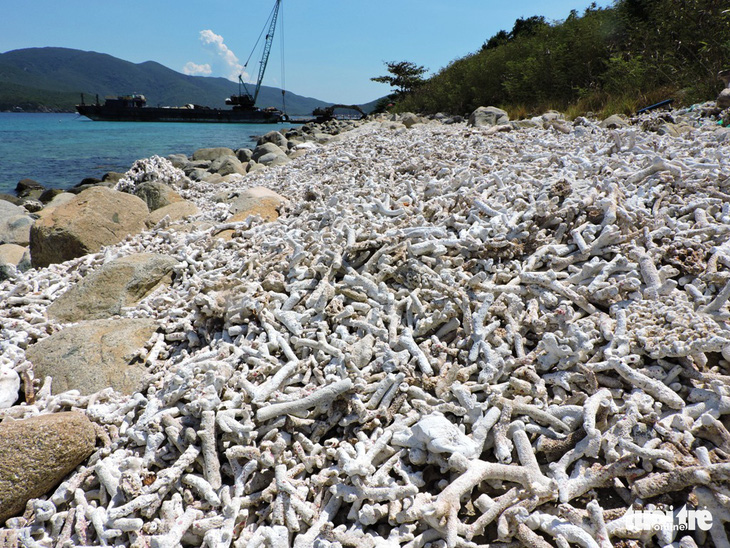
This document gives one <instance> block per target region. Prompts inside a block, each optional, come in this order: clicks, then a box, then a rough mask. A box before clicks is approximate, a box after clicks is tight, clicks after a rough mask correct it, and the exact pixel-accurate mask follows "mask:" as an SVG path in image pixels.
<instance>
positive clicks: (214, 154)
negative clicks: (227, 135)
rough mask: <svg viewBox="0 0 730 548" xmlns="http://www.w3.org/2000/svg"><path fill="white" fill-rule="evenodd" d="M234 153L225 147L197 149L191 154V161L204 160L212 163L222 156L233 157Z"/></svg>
mask: <svg viewBox="0 0 730 548" xmlns="http://www.w3.org/2000/svg"><path fill="white" fill-rule="evenodd" d="M235 155H236V153H235V152H233V150H232V149H230V148H226V147H217V148H199V149H198V150H196V151H195V152H193V161H198V160H206V161H209V162H212V161H213V160H217V159H218V158H220V157H222V156H235Z"/></svg>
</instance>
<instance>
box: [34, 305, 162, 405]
mask: <svg viewBox="0 0 730 548" xmlns="http://www.w3.org/2000/svg"><path fill="white" fill-rule="evenodd" d="M156 329H157V325H156V324H155V322H154V321H153V320H147V319H129V318H121V319H113V320H93V321H89V322H81V323H79V324H76V325H73V326H71V327H67V328H65V329H63V330H61V331H59V332H58V333H54V334H53V335H51V336H50V337H47V338H45V339H42V340H40V341H38V342H37V343H35V344H33V345H31V346H29V347H28V349H27V350H26V352H25V355H26V358H28V360H29V361H30V362H31V363H32V364H33V370H34V373H35V376H36V377H37V378H40V379H43V378H45V377H48V376H50V377H52V378H53V383H52V385H51V388H52V392H53V393H54V394H60V393H61V392H66V391H67V390H78V391H79V392H81V394H82V395H88V394H94V393H96V392H98V391H99V390H103V389H105V388H108V387H110V386H111V387H112V388H113V389H114V390H117V391H119V392H121V393H123V394H134V393H135V392H137V391H138V390H139V389H140V388H141V385H142V382H143V380H144V379H145V377H146V374H147V371H146V369H145V368H144V366H143V365H141V364H139V363H137V362H136V361H135V356H136V355H137V353H138V352H139V350H140V349H141V348H142V347H143V346H144V345H145V343H146V342H147V341H148V340H149V339H150V337H152V335H153V333H154V332H155V331H156Z"/></svg>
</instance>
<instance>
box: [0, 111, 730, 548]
mask: <svg viewBox="0 0 730 548" xmlns="http://www.w3.org/2000/svg"><path fill="white" fill-rule="evenodd" d="M347 129H349V131H346V132H341V133H339V135H337V136H334V137H328V138H324V137H323V138H320V139H319V142H318V140H317V139H309V140H307V139H302V138H298V137H297V135H295V134H290V135H289V139H290V140H291V144H289V142H288V140H287V137H286V136H285V135H281V139H279V138H276V137H275V136H270V137H269V139H268V141H269V142H268V144H267V147H266V148H267V150H268V152H264V151H263V150H261V151H260V152H261V155H260V156H259V157H262V156H263V155H264V154H272V155H273V156H272V157H271V158H270V159H271V162H269V164H268V167H266V168H265V169H258V168H257V169H253V170H251V169H243V172H241V170H240V169H239V165H238V164H242V165H243V164H244V163H245V161H246V157H247V153H242V154H243V160H244V161H243V162H242V161H241V160H242V157H241V155H239V154H238V153H237V151H230V153H228V151H226V150H223V151H221V150H220V149H206V150H207V151H208V152H205V151H200V154H199V155H198V157H197V159H196V158H194V157H191V158H185V157H179V156H177V157H175V158H173V157H171V158H170V159H164V158H150V159H144V160H140V161H139V162H137V163H136V164H135V166H133V168H132V169H131V170H130V171H129V172H127V173H126V174H125V175H124V176H123V177H121V178H119V179H118V181H116V182H115V183H114V185H108V186H111V187H113V188H106V187H104V188H99V187H94V188H89V189H87V190H85V191H84V192H82V193H80V194H78V195H74V196H69V197H67V198H65V199H62V200H59V202H58V203H56V204H55V205H54V206H53V207H52V208H48V206H45V213H44V212H43V210H41V211H40V213H39V215H38V217H39V218H38V219H34V221H33V226H32V227H31V228H30V229H29V230H30V233H29V243H28V246H29V247H28V249H29V251H30V255H31V257H30V258H29V257H26V258H25V262H24V263H23V262H22V260H20V259H19V260H18V262H16V263H15V265H11V266H10V267H8V268H7V270H6V271H5V277H6V278H7V279H6V280H5V281H3V282H0V352H1V353H2V357H0V407H2V408H0V420H2V422H1V423H0V454H3V455H4V456H3V457H2V462H1V463H0V520H6V521H5V522H4V527H2V528H0V546H17V545H20V546H30V547H37V546H42V547H44V548H45V547H70V546H134V547H140V548H141V547H146V546H150V547H160V548H161V547H174V546H208V547H223V546H236V547H248V546H250V547H264V546H266V547H272V548H273V547H281V546H295V547H318V548H325V547H333V548H334V547H341V546H359V547H362V548H366V547H367V548H369V547H372V548H375V547H409V548H415V547H426V546H432V547H442V546H447V547H449V548H453V547H474V548H476V547H481V546H493V547H496V546H500V547H507V546H537V547H544V546H584V547H600V548H608V547H610V546H614V545H621V546H669V545H674V546H683V547H692V546H709V545H710V543H714V545H715V546H727V545H728V538H727V534H726V531H725V523H726V522H727V521H730V490H728V488H727V481H728V478H729V477H730V460H729V458H730V432H728V429H727V415H728V413H730V384H729V381H730V330H728V324H727V321H728V319H729V318H730V311H729V309H728V302H727V301H728V298H730V270H729V269H728V267H729V266H730V247H729V246H728V239H729V237H730V154H728V149H729V147H730V128H724V127H722V125H721V124H717V123H716V120H715V119H713V118H712V117H709V116H706V112H704V113H703V109H702V108H699V107H698V108H693V109H684V110H675V111H671V113H670V112H665V113H659V112H654V113H648V114H645V115H643V116H642V117H638V118H634V119H632V120H628V119H625V118H622V117H615V118H613V119H609V120H606V121H603V122H600V121H597V120H593V119H589V118H578V119H576V120H574V121H567V120H565V119H564V118H563V116H562V115H560V114H559V113H556V112H551V113H546V114H544V115H542V116H538V117H535V118H532V119H530V120H522V121H510V120H509V119H508V117H507V116H506V113H504V115H503V114H502V113H501V111H499V110H498V109H492V110H489V109H481V110H480V112H478V113H475V115H473V116H472V118H471V119H470V120H469V121H468V122H466V121H462V120H459V119H454V118H452V117H431V118H424V117H419V116H415V115H408V116H399V115H395V116H392V117H380V118H377V117H371V118H370V119H368V120H365V121H363V122H361V123H356V124H351V125H350V127H348V128H347ZM299 137H301V136H299ZM264 144H265V143H263V142H262V143H261V146H263V145H264ZM212 145H213V144H212ZM268 145H271V146H268ZM272 147H278V149H279V150H280V151H281V153H279V152H278V151H277V150H276V149H275V148H272ZM249 152H251V153H252V154H253V151H249ZM233 158H235V159H236V160H235V161H234V160H233ZM277 158H278V160H277ZM282 158H285V159H282ZM236 161H237V162H238V164H237V163H236ZM196 162H197V165H196ZM215 162H218V164H216V167H215V170H217V176H216V177H215V179H214V180H211V179H210V177H211V176H210V172H211V166H212V165H213V164H214V163H215ZM226 166H227V167H226ZM215 170H214V171H215ZM222 170H229V171H228V172H227V173H225V174H221V171H222ZM143 187H144V188H146V189H147V190H144V191H142V190H140V189H141V188H143ZM87 193H93V196H96V197H95V198H94V200H108V202H109V204H110V205H109V208H112V209H109V215H108V216H109V218H110V219H116V221H114V222H115V223H116V224H117V225H118V224H121V223H123V222H125V221H126V217H127V215H129V216H130V218H131V217H132V212H133V211H135V210H136V209H135V208H139V212H138V213H134V218H133V219H132V220H130V223H131V224H130V226H133V227H134V228H130V229H129V230H127V231H126V232H125V233H124V234H120V235H119V237H118V240H117V242H116V243H111V244H109V243H101V244H99V245H98V247H94V245H96V244H95V243H94V242H97V243H98V241H99V240H98V238H97V239H94V238H92V240H94V241H93V242H90V243H88V242H87V243H84V244H83V245H81V244H77V242H78V241H80V240H79V238H76V239H74V238H75V237H76V236H73V234H76V233H75V232H73V230H77V232H78V230H81V229H78V228H73V229H68V230H67V233H68V234H72V236H68V238H69V239H68V240H64V242H66V243H64V244H63V249H68V250H70V251H68V253H69V255H64V254H60V251H58V250H59V249H60V246H61V244H59V243H58V242H59V241H61V240H58V239H56V238H60V237H61V236H59V234H60V228H59V226H60V225H61V224H62V223H64V222H66V223H67V225H71V224H73V223H72V222H71V221H73V222H76V221H78V220H79V219H81V218H82V217H83V215H85V213H84V211H85V209H84V208H85V207H86V205H85V204H86V203H87V201H88V200H90V199H91V198H90V197H92V194H87ZM164 196H167V198H166V199H163V200H162V201H159V199H160V197H164ZM135 200H136V201H135ZM153 200H158V201H157V202H155V203H156V206H155V207H152V206H151V204H152V201H153ZM114 204H117V205H114ZM120 204H121V205H120ZM176 204H177V205H176ZM181 204H182V205H181ZM105 207H106V206H105ZM114 207H118V209H113V208H114ZM165 208H169V209H166V210H165ZM156 211H157V214H155V212H156ZM115 215H116V217H115ZM74 226H76V225H74ZM115 226H116V225H115ZM85 230H86V232H85V234H86V235H87V236H88V235H89V233H92V235H94V236H96V235H95V234H93V233H94V231H89V230H88V229H85ZM125 230H126V229H125ZM110 231H111V229H108V228H103V229H99V230H98V232H99V233H101V232H110ZM112 232H113V231H112ZM84 241H85V242H86V240H84ZM89 241H90V240H89ZM68 242H72V243H68ZM84 246H85V247H84ZM21 247H22V246H21ZM34 249H36V250H38V251H36V253H35V256H33V255H34V254H33V251H34ZM64 253H66V251H64ZM21 264H23V267H22V268H21V267H20V265H21ZM31 266H32V268H31ZM8 455H11V456H8ZM49 456H50V457H52V458H50V459H49V458H48V457H49ZM42 459H45V460H42ZM46 461H48V462H46ZM41 463H42V464H41ZM41 485H42V487H41ZM688 511H692V512H694V513H693V514H691V515H692V516H697V515H701V519H695V520H694V522H693V523H692V524H691V525H692V527H689V524H687V523H685V522H683V521H682V520H685V519H686V516H687V512H688ZM682 512H684V513H682ZM697 512H704V513H702V514H697ZM637 515H639V516H647V515H648V516H654V517H655V518H656V519H658V520H659V522H658V523H659V526H656V527H654V526H653V525H656V524H655V523H654V522H651V523H649V522H648V521H643V522H642V520H641V519H638V520H637V519H636V516H637ZM708 515H709V516H710V517H709V519H707V516H708ZM656 516H659V517H656ZM661 516H664V517H663V518H662V517H661ZM693 519H694V518H693ZM662 520H663V521H662ZM682 525H687V527H684V528H682V527H680V526H682ZM673 543H674V544H673Z"/></svg>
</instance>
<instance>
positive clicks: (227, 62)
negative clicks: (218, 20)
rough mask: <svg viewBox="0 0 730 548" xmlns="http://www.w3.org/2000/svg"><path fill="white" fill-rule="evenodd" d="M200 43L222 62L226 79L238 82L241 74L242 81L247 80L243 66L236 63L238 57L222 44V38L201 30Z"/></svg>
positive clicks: (209, 31) (210, 31)
mask: <svg viewBox="0 0 730 548" xmlns="http://www.w3.org/2000/svg"><path fill="white" fill-rule="evenodd" d="M200 41H201V42H202V43H203V45H204V46H207V47H209V48H210V49H212V50H213V52H214V53H215V54H216V55H217V56H218V58H219V59H220V60H221V61H222V62H223V65H224V70H225V72H226V78H228V79H229V80H233V81H234V82H237V81H238V75H239V74H243V79H244V80H247V79H248V77H249V76H248V74H246V72H245V71H244V68H243V65H241V63H240V62H239V61H238V57H237V56H236V54H235V53H233V51H231V50H230V49H229V48H228V46H226V44H225V43H224V42H223V37H222V36H221V35H219V34H216V33H215V32H213V31H212V30H209V29H208V30H201V31H200Z"/></svg>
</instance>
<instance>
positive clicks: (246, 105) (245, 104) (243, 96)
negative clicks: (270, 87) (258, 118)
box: [226, 0, 282, 110]
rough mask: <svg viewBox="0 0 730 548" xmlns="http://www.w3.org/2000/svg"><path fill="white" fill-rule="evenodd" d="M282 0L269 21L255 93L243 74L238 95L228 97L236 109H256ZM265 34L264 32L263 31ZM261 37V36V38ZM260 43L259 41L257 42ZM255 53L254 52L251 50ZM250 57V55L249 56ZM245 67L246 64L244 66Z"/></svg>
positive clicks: (240, 77)
mask: <svg viewBox="0 0 730 548" xmlns="http://www.w3.org/2000/svg"><path fill="white" fill-rule="evenodd" d="M281 1H282V0H276V4H275V5H274V9H273V10H272V11H271V21H270V23H269V31H268V33H267V34H266V40H265V41H264V53H263V55H262V56H261V61H260V62H259V75H258V78H257V79H256V89H255V90H254V93H253V94H252V93H251V92H250V91H249V89H248V86H247V85H246V83H245V82H244V81H243V75H242V74H239V75H238V95H231V96H230V97H229V98H228V99H226V104H227V105H233V108H234V110H235V109H238V110H241V109H254V108H255V106H254V105H255V104H256V99H258V96H259V91H260V90H261V82H262V81H263V79H264V73H265V72H266V65H267V64H268V63H269V54H270V53H271V45H272V44H273V42H274V31H276V20H277V18H278V16H279V8H280V7H281ZM264 28H265V27H264ZM262 34H263V32H262ZM260 39H261V37H260V36H259V40H260ZM256 43H257V45H258V41H257V42H256ZM255 49H256V46H254V50H255ZM251 53H252V55H253V52H251ZM249 59H250V57H249ZM246 65H248V61H247V62H246ZM244 68H245V66H244Z"/></svg>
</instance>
